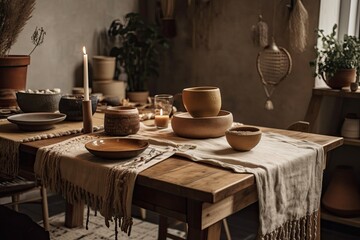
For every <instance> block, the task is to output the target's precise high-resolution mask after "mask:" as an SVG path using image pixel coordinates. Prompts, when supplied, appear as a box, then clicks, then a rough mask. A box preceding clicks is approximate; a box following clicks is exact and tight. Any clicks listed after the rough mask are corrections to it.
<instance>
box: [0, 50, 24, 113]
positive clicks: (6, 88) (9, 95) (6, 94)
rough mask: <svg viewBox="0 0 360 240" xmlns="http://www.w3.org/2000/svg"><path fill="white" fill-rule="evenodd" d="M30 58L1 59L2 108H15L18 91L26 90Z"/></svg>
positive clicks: (15, 56)
mask: <svg viewBox="0 0 360 240" xmlns="http://www.w3.org/2000/svg"><path fill="white" fill-rule="evenodd" d="M29 64H30V56H26V55H9V56H7V57H0V107H15V106H17V103H16V95H15V93H16V92H17V91H18V90H25V88H26V76H27V66H28V65H29Z"/></svg>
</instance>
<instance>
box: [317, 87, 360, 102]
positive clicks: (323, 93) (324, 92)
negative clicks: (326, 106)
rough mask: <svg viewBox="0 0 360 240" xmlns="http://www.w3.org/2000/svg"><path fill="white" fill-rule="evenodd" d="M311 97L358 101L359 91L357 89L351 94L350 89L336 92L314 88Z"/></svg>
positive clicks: (335, 90) (334, 90) (336, 90)
mask: <svg viewBox="0 0 360 240" xmlns="http://www.w3.org/2000/svg"><path fill="white" fill-rule="evenodd" d="M313 95H317V96H332V97H343V98H359V99H360V89H358V90H357V91H356V92H351V91H350V89H341V90H338V89H330V88H314V89H313Z"/></svg>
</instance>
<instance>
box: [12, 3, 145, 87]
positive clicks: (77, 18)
mask: <svg viewBox="0 0 360 240" xmlns="http://www.w3.org/2000/svg"><path fill="white" fill-rule="evenodd" d="M137 9H138V4H137V1H134V0H101V1H98V0H37V1H36V7H35V11H34V12H33V17H32V18H31V19H30V21H29V22H28V24H27V25H26V26H25V29H24V31H22V33H21V34H20V36H19V39H18V41H17V43H16V45H15V46H14V47H13V49H12V50H11V52H12V53H13V54H28V53H29V52H30V50H31V49H32V46H33V45H32V43H31V40H30V37H31V34H32V32H33V31H34V29H35V27H36V26H42V27H44V28H45V30H46V36H45V41H44V44H43V45H42V46H40V47H39V48H38V49H37V50H36V51H35V52H34V53H33V54H32V55H31V63H30V67H29V70H28V79H27V87H28V88H33V89H39V88H40V89H43V88H54V87H58V88H61V89H62V91H63V92H64V93H66V92H70V91H71V89H72V87H73V86H82V59H83V57H82V47H83V46H86V48H87V51H88V54H89V59H90V60H91V57H92V56H93V55H96V54H99V51H100V50H99V47H98V40H99V37H98V35H99V33H100V32H101V31H103V30H104V29H105V28H108V27H109V26H110V24H111V22H112V20H114V19H115V18H122V17H123V16H124V15H125V14H126V13H127V12H130V11H137Z"/></svg>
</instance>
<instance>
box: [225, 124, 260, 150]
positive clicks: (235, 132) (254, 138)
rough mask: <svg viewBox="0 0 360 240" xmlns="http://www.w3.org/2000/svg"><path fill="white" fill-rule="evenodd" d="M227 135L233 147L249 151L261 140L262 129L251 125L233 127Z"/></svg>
mask: <svg viewBox="0 0 360 240" xmlns="http://www.w3.org/2000/svg"><path fill="white" fill-rule="evenodd" d="M225 136H226V140H227V141H228V143H229V144H230V146H231V147H232V148H233V149H235V150H238V151H249V150H251V149H252V148H254V147H255V146H256V145H257V144H258V143H259V142H260V139H261V130H260V129H259V128H256V127H251V126H240V127H232V128H230V129H228V130H227V131H226V132H225Z"/></svg>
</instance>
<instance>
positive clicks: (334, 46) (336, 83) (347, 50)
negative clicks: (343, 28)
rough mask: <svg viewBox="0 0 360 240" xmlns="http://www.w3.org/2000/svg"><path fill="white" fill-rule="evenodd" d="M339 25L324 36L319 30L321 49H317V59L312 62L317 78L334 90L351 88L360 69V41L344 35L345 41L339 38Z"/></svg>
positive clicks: (322, 31)
mask: <svg viewBox="0 0 360 240" xmlns="http://www.w3.org/2000/svg"><path fill="white" fill-rule="evenodd" d="M336 29H337V25H336V24H335V25H334V26H333V29H332V32H331V33H330V34H328V35H325V34H324V30H321V29H320V30H317V34H318V38H320V40H321V43H322V44H321V47H315V50H316V59H315V60H313V61H310V66H311V67H313V68H315V76H318V77H321V78H322V79H323V80H324V81H325V82H326V84H327V85H328V86H329V87H331V88H333V89H341V88H343V87H349V86H350V85H351V83H354V82H355V81H356V79H357V77H356V74H357V73H358V72H359V67H360V62H359V61H360V40H359V38H357V37H355V36H349V35H347V34H345V35H344V37H343V40H340V39H338V38H337V34H336Z"/></svg>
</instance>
